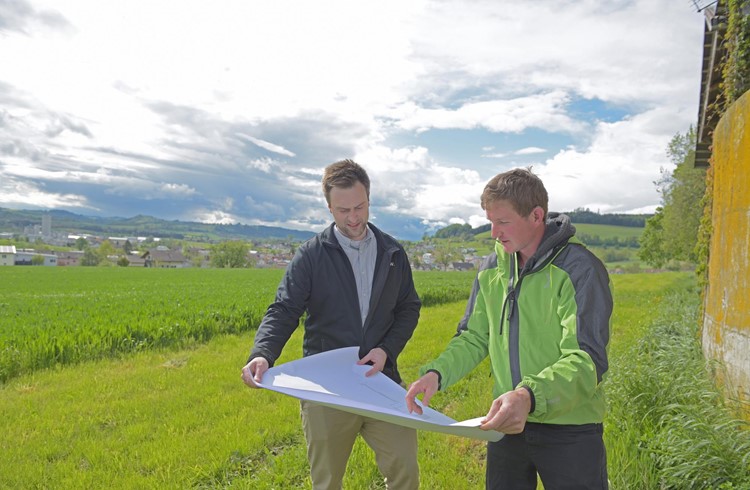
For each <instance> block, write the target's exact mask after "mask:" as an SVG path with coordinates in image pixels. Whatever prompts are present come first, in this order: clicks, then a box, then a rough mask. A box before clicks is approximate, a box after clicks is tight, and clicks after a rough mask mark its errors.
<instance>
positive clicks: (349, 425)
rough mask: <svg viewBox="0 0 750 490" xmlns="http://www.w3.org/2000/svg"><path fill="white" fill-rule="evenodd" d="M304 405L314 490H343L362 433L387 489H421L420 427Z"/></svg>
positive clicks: (303, 419)
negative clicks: (418, 433)
mask: <svg viewBox="0 0 750 490" xmlns="http://www.w3.org/2000/svg"><path fill="white" fill-rule="evenodd" d="M301 405H302V409H301V413H302V428H303V429H304V432H305V438H306V439H307V459H308V461H309V462H310V476H311V478H312V484H313V489H314V490H339V489H341V485H342V481H343V478H344V472H345V471H346V463H347V461H348V459H349V456H350V454H351V452H352V448H353V447H354V441H355V440H356V438H357V435H358V434H361V435H362V439H364V440H365V442H366V443H367V445H368V446H370V447H371V448H372V450H373V451H374V452H375V461H376V462H377V464H378V468H379V469H380V473H382V474H383V476H384V477H385V485H386V488H387V489H389V490H417V489H418V488H419V465H418V463H417V431H416V430H414V429H410V428H408V427H402V426H400V425H395V424H391V423H388V422H383V421H381V420H376V419H372V418H369V417H364V416H362V415H357V414H353V413H349V412H344V411H342V410H336V409H333V408H328V407H325V406H322V405H318V404H315V403H310V402H308V401H304V400H303V401H302V402H301Z"/></svg>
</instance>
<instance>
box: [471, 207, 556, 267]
mask: <svg viewBox="0 0 750 490" xmlns="http://www.w3.org/2000/svg"><path fill="white" fill-rule="evenodd" d="M485 211H486V212H487V219H488V220H490V223H491V226H492V238H494V239H495V240H497V241H498V242H500V243H501V244H502V246H503V249H504V250H505V252H506V253H515V252H521V255H522V256H523V257H525V258H528V257H531V256H532V255H533V254H534V252H536V249H537V247H538V246H539V241H540V240H541V236H542V234H543V233H544V231H543V229H542V228H540V226H543V222H542V221H543V214H544V211H542V208H540V207H536V208H534V210H533V211H532V212H531V214H529V215H528V216H521V215H519V214H518V213H517V212H516V211H515V209H513V206H512V205H511V203H510V202H509V201H494V202H492V203H490V204H488V205H487V209H486V210H485ZM540 230H541V232H540Z"/></svg>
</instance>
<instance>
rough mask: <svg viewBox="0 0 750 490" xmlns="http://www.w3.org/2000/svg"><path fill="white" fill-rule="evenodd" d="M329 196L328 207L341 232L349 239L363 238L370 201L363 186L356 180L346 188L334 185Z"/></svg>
mask: <svg viewBox="0 0 750 490" xmlns="http://www.w3.org/2000/svg"><path fill="white" fill-rule="evenodd" d="M329 197H330V200H331V204H330V205H329V206H328V209H329V210H330V211H331V214H332V215H333V221H335V222H336V226H338V228H339V230H340V231H341V233H343V234H344V236H346V237H347V238H349V239H350V240H361V239H363V238H364V237H365V233H366V232H367V220H368V219H370V201H369V200H368V198H367V190H366V189H365V186H364V185H362V183H361V182H357V183H356V184H354V185H353V186H352V187H349V188H346V189H344V188H342V187H334V188H333V189H331V193H330V196H329Z"/></svg>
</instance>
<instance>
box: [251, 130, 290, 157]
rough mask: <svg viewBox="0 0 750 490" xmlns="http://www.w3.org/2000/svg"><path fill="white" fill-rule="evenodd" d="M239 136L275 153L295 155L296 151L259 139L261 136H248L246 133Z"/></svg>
mask: <svg viewBox="0 0 750 490" xmlns="http://www.w3.org/2000/svg"><path fill="white" fill-rule="evenodd" d="M237 136H239V137H240V138H242V139H244V140H247V141H249V142H251V143H252V144H254V145H257V146H259V147H261V148H263V149H264V150H268V151H271V152H273V153H278V154H279V155H284V156H288V157H293V156H295V154H294V153H292V152H291V151H289V150H287V149H286V148H284V147H283V146H279V145H275V144H273V143H270V142H268V141H264V140H262V139H259V138H253V137H252V136H248V135H246V134H237Z"/></svg>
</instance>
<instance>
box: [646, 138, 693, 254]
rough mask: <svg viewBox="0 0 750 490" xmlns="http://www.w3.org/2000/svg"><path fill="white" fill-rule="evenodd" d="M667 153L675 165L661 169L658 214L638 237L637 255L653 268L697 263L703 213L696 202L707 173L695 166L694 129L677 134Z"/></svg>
mask: <svg viewBox="0 0 750 490" xmlns="http://www.w3.org/2000/svg"><path fill="white" fill-rule="evenodd" d="M667 155H668V156H669V159H670V160H671V162H672V163H673V164H674V165H675V168H674V170H673V171H672V172H669V171H667V170H665V169H662V175H661V178H660V179H659V180H658V181H657V182H656V185H657V188H658V189H659V192H660V193H661V195H662V207H661V208H660V209H661V213H659V212H658V211H657V213H656V214H655V215H654V216H653V217H652V218H649V220H648V221H647V222H646V228H645V230H644V232H643V235H642V236H641V240H640V244H641V248H640V251H639V257H640V258H641V260H643V261H644V262H647V263H649V264H651V265H653V266H656V267H660V266H661V265H663V264H664V263H666V262H668V261H670V260H674V261H687V262H692V263H695V262H696V260H697V257H696V253H695V244H696V241H697V237H698V227H699V226H700V221H701V216H702V214H703V209H702V208H701V207H700V206H698V203H699V202H701V199H702V198H703V194H704V193H705V190H706V172H705V170H704V169H702V168H695V166H694V162H695V130H694V128H692V127H690V129H688V131H687V132H686V133H685V134H676V135H675V136H674V137H673V138H672V140H671V141H670V142H669V146H668V148H667ZM659 214H661V216H659Z"/></svg>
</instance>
